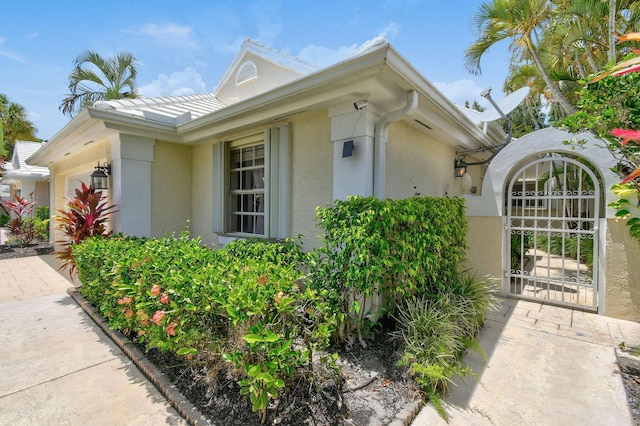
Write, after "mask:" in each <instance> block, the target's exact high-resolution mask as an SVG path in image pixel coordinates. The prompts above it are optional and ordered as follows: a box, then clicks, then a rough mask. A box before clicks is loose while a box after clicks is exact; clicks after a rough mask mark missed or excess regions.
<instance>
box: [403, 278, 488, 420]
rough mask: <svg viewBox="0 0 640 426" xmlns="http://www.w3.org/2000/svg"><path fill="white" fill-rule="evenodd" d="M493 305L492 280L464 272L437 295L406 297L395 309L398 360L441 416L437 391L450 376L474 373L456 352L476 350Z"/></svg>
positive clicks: (447, 383)
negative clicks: (483, 325)
mask: <svg viewBox="0 0 640 426" xmlns="http://www.w3.org/2000/svg"><path fill="white" fill-rule="evenodd" d="M498 303H499V302H498V299H497V298H496V296H495V290H494V289H493V280H492V279H491V278H490V277H485V278H478V277H477V276H475V275H474V274H472V273H471V272H468V271H467V272H463V273H459V274H457V275H456V277H455V278H454V279H453V280H452V281H451V282H450V283H449V284H448V285H447V286H444V287H442V288H441V289H440V290H439V291H438V292H437V293H434V294H431V295H423V296H420V297H415V298H409V299H406V300H405V301H404V303H403V308H402V309H399V310H398V313H397V316H396V318H397V322H398V329H397V330H396V331H395V332H394V333H393V337H394V338H395V339H396V340H397V341H398V343H399V344H400V345H401V347H402V350H403V355H402V358H401V359H400V361H399V363H400V364H401V365H405V366H407V367H408V368H409V372H410V373H411V374H412V375H413V376H414V377H415V378H416V381H417V382H418V384H419V385H420V386H421V387H422V389H423V390H424V391H425V393H426V394H427V395H428V396H429V399H430V401H431V402H432V403H433V405H434V407H435V408H436V409H437V410H438V412H439V413H440V415H441V416H442V417H443V418H445V419H446V418H447V416H446V412H445V410H444V407H443V406H442V403H441V400H440V395H442V394H443V393H445V392H446V391H447V389H448V387H449V385H450V384H451V383H452V382H453V378H454V377H456V376H458V377H461V378H465V377H474V373H473V371H472V370H471V369H470V368H469V367H468V366H467V365H466V364H464V362H463V360H462V356H463V354H464V351H465V350H466V349H472V350H476V351H479V352H481V348H480V347H479V345H478V344H477V342H476V340H475V336H476V335H477V333H478V331H479V330H480V327H481V326H482V324H483V323H484V321H485V319H486V316H487V315H488V314H489V312H490V311H492V310H494V309H496V308H497V306H498ZM481 353H482V352H481Z"/></svg>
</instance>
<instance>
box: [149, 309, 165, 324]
mask: <svg viewBox="0 0 640 426" xmlns="http://www.w3.org/2000/svg"><path fill="white" fill-rule="evenodd" d="M164 315H165V312H164V311H156V313H155V314H153V318H151V321H153V322H154V323H155V324H156V325H160V321H162V319H163V318H164Z"/></svg>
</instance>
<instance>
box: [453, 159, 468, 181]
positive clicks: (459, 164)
mask: <svg viewBox="0 0 640 426" xmlns="http://www.w3.org/2000/svg"><path fill="white" fill-rule="evenodd" d="M453 167H454V169H455V172H456V177H458V178H461V177H462V176H464V175H465V173H467V163H465V161H464V157H463V156H460V157H458V158H456V159H455V160H454V161H453Z"/></svg>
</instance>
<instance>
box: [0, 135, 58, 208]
mask: <svg viewBox="0 0 640 426" xmlns="http://www.w3.org/2000/svg"><path fill="white" fill-rule="evenodd" d="M43 146H44V145H43V144H42V143H40V142H29V141H16V142H15V144H14V146H13V154H12V157H11V162H5V163H4V164H3V166H2V168H3V170H4V173H3V176H2V177H1V178H0V184H2V185H6V186H8V188H9V191H8V195H7V197H6V198H7V199H11V200H14V199H15V197H16V195H17V196H19V197H22V198H26V199H28V200H30V201H34V202H35V203H36V206H46V207H48V206H49V168H48V167H47V166H37V165H30V164H27V162H26V161H27V159H28V158H29V157H31V156H32V155H33V154H35V153H36V152H37V151H38V150H39V149H40V148H42V147H43ZM3 199H5V197H3Z"/></svg>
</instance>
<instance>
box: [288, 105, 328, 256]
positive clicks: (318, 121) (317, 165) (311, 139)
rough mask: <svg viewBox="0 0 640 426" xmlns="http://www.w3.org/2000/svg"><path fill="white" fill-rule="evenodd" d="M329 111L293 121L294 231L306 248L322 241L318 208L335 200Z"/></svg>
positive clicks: (292, 230)
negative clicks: (317, 215)
mask: <svg viewBox="0 0 640 426" xmlns="http://www.w3.org/2000/svg"><path fill="white" fill-rule="evenodd" d="M330 129H331V123H330V119H329V116H328V114H327V111H322V112H318V113H316V114H310V115H306V116H304V117H301V118H298V119H296V120H292V121H291V156H292V158H291V180H292V182H291V232H290V235H291V236H292V237H297V236H298V235H299V234H302V237H303V238H302V241H303V244H304V247H305V249H306V250H310V249H312V248H313V247H316V246H317V245H318V244H319V242H320V241H319V240H318V238H317V235H318V234H319V233H320V230H319V229H318V228H316V226H315V223H316V221H315V217H316V207H318V206H327V205H330V204H331V203H332V202H333V146H332V144H331V134H330Z"/></svg>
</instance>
